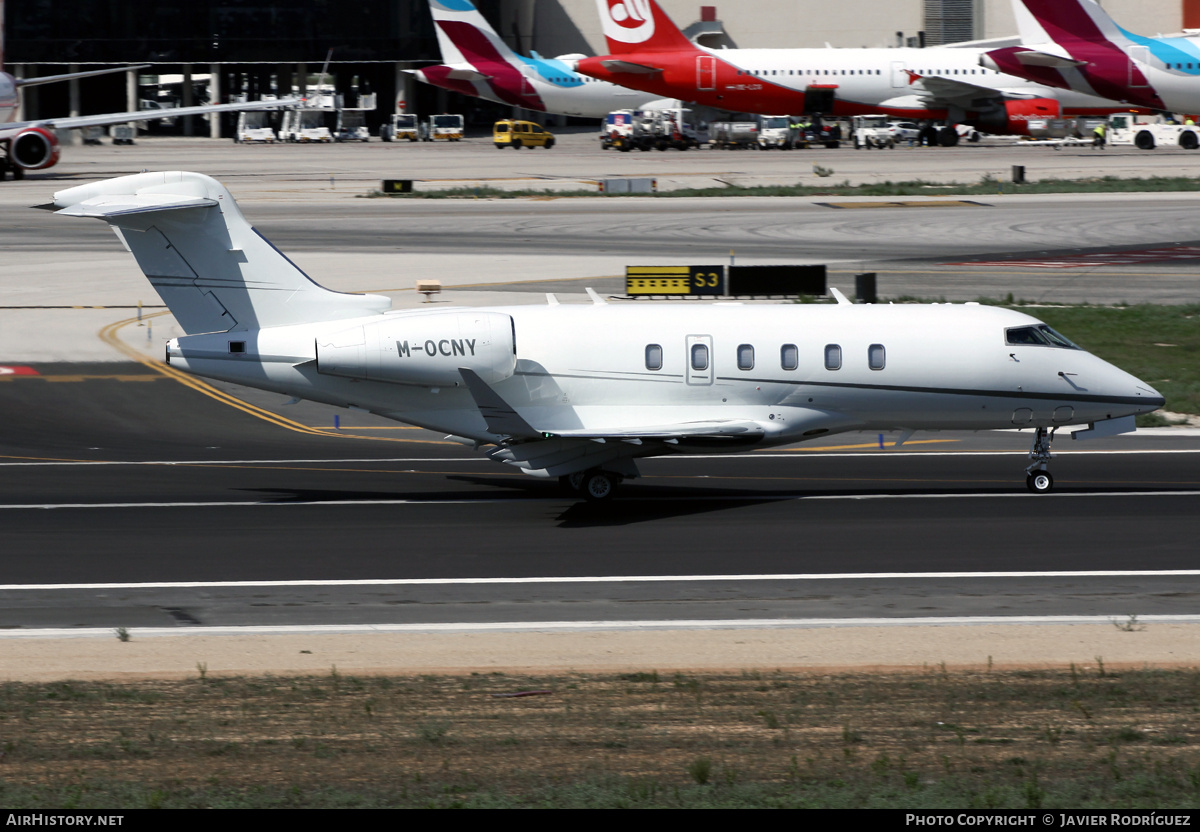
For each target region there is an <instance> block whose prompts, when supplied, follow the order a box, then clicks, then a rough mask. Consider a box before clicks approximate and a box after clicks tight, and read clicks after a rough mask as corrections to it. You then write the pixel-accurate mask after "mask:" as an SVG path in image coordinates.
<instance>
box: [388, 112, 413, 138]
mask: <svg viewBox="0 0 1200 832" xmlns="http://www.w3.org/2000/svg"><path fill="white" fill-rule="evenodd" d="M379 138H381V139H383V140H384V141H385V142H392V141H396V142H398V141H400V140H401V139H407V140H408V141H410V142H415V141H420V138H421V136H420V124H419V123H418V121H417V114H416V113H396V114H395V115H393V116H392V117H391V118H390V119H388V120H387V122H385V123H384V124H381V125H379Z"/></svg>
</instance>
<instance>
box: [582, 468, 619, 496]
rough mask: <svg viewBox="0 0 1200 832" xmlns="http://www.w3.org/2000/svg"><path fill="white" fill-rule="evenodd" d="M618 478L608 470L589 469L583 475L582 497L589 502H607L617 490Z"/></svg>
mask: <svg viewBox="0 0 1200 832" xmlns="http://www.w3.org/2000/svg"><path fill="white" fill-rule="evenodd" d="M619 482H620V478H619V477H618V476H617V475H616V474H610V473H609V472H608V471H589V472H587V473H586V474H585V475H584V477H583V486H582V489H581V490H582V491H583V497H584V499H586V500H587V501H588V502H589V503H607V502H608V501H609V500H611V499H612V498H613V494H615V493H616V491H617V483H619Z"/></svg>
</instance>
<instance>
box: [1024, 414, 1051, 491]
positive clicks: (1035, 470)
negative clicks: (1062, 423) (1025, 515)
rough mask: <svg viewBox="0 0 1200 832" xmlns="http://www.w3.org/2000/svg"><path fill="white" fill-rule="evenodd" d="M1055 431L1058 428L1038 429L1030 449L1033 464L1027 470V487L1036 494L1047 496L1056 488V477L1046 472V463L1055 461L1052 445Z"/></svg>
mask: <svg viewBox="0 0 1200 832" xmlns="http://www.w3.org/2000/svg"><path fill="white" fill-rule="evenodd" d="M1055 430H1057V428H1051V429H1050V430H1046V428H1037V429H1036V431H1035V432H1034V434H1033V447H1032V448H1030V449H1029V458H1030V459H1032V460H1033V463H1032V464H1031V465H1030V466H1029V467H1028V468H1026V469H1025V486H1026V487H1027V488H1028V489H1029V490H1030V491H1032V492H1033V493H1034V494H1046V493H1048V492H1049V491H1050V490H1051V489H1053V488H1054V477H1052V476H1050V472H1049V471H1047V470H1046V463H1048V462H1049V461H1050V460H1052V459H1054V454H1052V453H1050V443H1051V442H1053V441H1054V431H1055Z"/></svg>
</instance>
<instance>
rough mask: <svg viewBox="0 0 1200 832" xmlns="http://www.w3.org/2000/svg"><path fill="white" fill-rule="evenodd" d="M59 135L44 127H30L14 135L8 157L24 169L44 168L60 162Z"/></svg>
mask: <svg viewBox="0 0 1200 832" xmlns="http://www.w3.org/2000/svg"><path fill="white" fill-rule="evenodd" d="M61 153H62V151H61V149H60V148H59V146H58V137H57V136H55V135H54V133H52V132H50V131H49V130H47V129H46V128H44V127H30V128H29V129H28V130H22V131H21V132H20V133H18V134H17V135H15V136H13V138H12V143H11V144H10V145H9V150H8V158H9V161H10V162H11V163H12V164H13V165H15V166H16V167H19V168H22V169H24V170H42V169H44V168H49V167H53V166H54V165H56V164H57V163H58V157H59V155H61Z"/></svg>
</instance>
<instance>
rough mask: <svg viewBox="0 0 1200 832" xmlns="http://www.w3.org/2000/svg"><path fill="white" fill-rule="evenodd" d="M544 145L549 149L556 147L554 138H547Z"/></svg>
mask: <svg viewBox="0 0 1200 832" xmlns="http://www.w3.org/2000/svg"><path fill="white" fill-rule="evenodd" d="M542 147H544V148H546V149H547V150H549V149H550V148H552V147H554V139H546V143H545V144H544V145H542Z"/></svg>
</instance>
